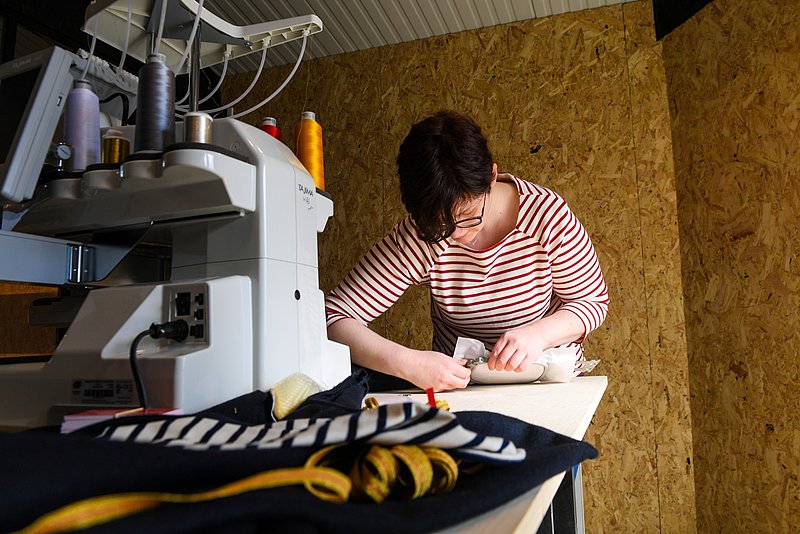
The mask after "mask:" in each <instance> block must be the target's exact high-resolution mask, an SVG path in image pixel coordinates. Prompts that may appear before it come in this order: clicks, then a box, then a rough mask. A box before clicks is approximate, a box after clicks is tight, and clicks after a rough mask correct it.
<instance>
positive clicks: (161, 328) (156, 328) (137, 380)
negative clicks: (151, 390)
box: [130, 319, 189, 409]
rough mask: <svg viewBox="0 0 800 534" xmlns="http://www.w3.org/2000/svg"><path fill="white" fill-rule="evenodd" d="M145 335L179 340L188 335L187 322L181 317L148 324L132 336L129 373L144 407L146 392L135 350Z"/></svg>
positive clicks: (145, 406) (145, 405)
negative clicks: (143, 329)
mask: <svg viewBox="0 0 800 534" xmlns="http://www.w3.org/2000/svg"><path fill="white" fill-rule="evenodd" d="M147 336H150V337H152V338H153V339H159V338H162V337H163V338H166V339H172V340H174V341H179V342H180V341H183V340H184V339H186V338H187V337H189V323H187V322H186V321H184V320H183V319H177V320H175V321H168V322H166V323H162V324H157V323H153V324H151V325H150V328H148V329H147V330H145V331H143V332H141V333H139V335H137V336H136V337H135V338H134V340H133V343H131V352H130V360H131V373H132V374H133V383H134V384H135V385H136V393H137V394H138V395H139V404H140V406H141V407H142V408H144V409H147V392H146V391H145V389H144V382H143V381H142V377H141V375H140V374H139V366H138V364H137V362H136V350H137V349H138V347H139V343H140V342H141V341H142V340H143V339H144V338H146V337H147Z"/></svg>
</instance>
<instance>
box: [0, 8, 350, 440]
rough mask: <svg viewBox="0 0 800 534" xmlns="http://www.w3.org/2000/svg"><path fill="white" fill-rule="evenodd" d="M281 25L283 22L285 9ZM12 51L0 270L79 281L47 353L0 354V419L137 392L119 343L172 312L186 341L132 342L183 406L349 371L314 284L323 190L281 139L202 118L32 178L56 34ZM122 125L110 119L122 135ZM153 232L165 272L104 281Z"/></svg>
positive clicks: (51, 112) (118, 399)
mask: <svg viewBox="0 0 800 534" xmlns="http://www.w3.org/2000/svg"><path fill="white" fill-rule="evenodd" d="M182 2H183V4H189V3H191V2H187V0H182ZM111 3H112V4H113V2H111ZM125 4H127V2H125ZM90 9H95V7H94V6H93V7H92V8H90ZM96 13H100V12H96ZM311 17H313V16H311ZM313 19H314V20H312V21H311V22H310V23H309V24H311V23H313V24H314V25H317V26H318V27H319V29H321V22H319V19H316V17H313ZM204 20H205V19H204ZM271 24H272V26H271V28H272V29H271V30H270V31H272V32H274V31H275V30H274V28H275V27H276V26H275V24H274V23H271ZM87 26H89V22H88V19H87ZM114 32H115V33H118V32H117V30H114ZM287 32H288V33H286V34H287V35H288V34H294V35H295V36H296V35H298V34H297V21H293V24H291V25H289V29H288V30H287ZM292 32H293V33H292ZM271 35H272V34H271ZM265 46H266V45H265ZM228 50H230V47H229V48H228ZM45 56H46V57H45ZM53 57H56V60H55V61H54V60H53ZM73 59H74V58H73ZM25 61H27V63H26V62H25ZM25 61H20V60H18V61H17V62H16V66H15V65H12V64H6V65H3V66H0V88H2V87H3V84H6V86H8V85H9V83H8V80H11V79H13V77H14V76H19V75H22V76H23V77H24V76H25V73H26V72H31V69H34V70H35V71H36V72H37V73H38V74H36V76H38V78H37V80H36V84H35V87H33V89H34V90H33V91H32V96H31V97H30V101H29V102H28V104H31V105H27V104H26V106H23V109H25V114H23V115H22V116H21V118H20V119H21V120H20V121H19V126H18V127H17V125H16V124H9V125H8V126H9V127H10V128H16V131H14V132H6V133H5V134H4V135H6V138H8V136H9V135H10V136H11V139H12V142H11V143H10V144H9V145H8V146H9V148H8V156H9V157H8V158H7V159H6V162H5V163H8V162H14V161H17V162H19V164H18V166H17V167H12V166H9V165H4V166H2V167H0V185H2V187H3V188H2V196H4V197H5V198H6V199H10V200H12V201H15V202H16V204H13V205H11V206H10V207H11V208H13V209H12V210H11V211H10V213H9V209H8V207H9V206H7V209H6V211H5V212H4V224H3V230H2V231H0V250H2V259H0V279H6V280H16V281H27V282H36V283H47V284H59V285H61V284H64V285H66V286H73V287H77V286H80V287H91V288H93V289H91V290H90V291H89V292H88V294H86V296H85V300H83V302H82V304H81V305H80V308H79V310H78V312H77V314H76V315H75V317H74V320H73V321H72V322H71V325H70V326H69V329H68V330H67V332H66V334H65V335H64V337H63V339H62V340H61V342H60V343H59V345H58V347H57V349H56V351H55V353H54V354H53V357H52V358H51V359H50V361H48V362H46V363H43V364H42V363H17V364H11V365H0V424H3V425H14V426H33V425H41V424H45V423H48V422H49V423H55V422H58V421H59V418H60V416H61V415H63V414H64V413H68V412H72V411H78V410H80V409H86V408H92V407H99V406H120V407H121V406H136V405H138V402H139V399H138V398H137V394H136V389H135V387H134V383H133V379H132V375H131V367H130V364H129V352H130V350H131V344H132V342H133V340H134V338H135V337H136V336H137V334H139V333H140V332H142V331H144V330H147V329H148V327H149V326H150V324H151V323H163V322H167V321H173V320H177V319H182V320H184V321H186V323H187V324H188V327H189V335H188V337H187V338H186V340H185V341H183V342H176V341H169V340H165V339H151V338H149V337H147V338H144V339H142V341H141V342H140V343H139V345H138V349H137V350H136V353H137V355H138V356H137V360H138V365H139V369H140V373H141V375H142V378H143V383H144V385H145V387H146V389H147V396H148V398H149V404H150V405H151V406H154V407H159V406H160V407H175V408H180V409H183V410H184V411H185V412H192V411H197V410H200V409H203V408H207V407H209V406H212V405H214V404H216V403H219V402H223V401H225V400H228V399H230V398H233V397H235V396H238V395H241V394H245V393H248V392H250V391H253V390H256V389H261V390H265V389H268V388H269V387H270V386H271V385H272V384H274V383H275V382H277V381H278V380H280V379H282V378H284V377H286V376H288V375H290V374H292V373H294V372H302V373H305V374H306V375H308V376H310V377H311V378H313V379H314V380H315V381H317V382H318V383H319V384H320V385H322V386H323V387H325V388H329V387H333V386H334V385H336V384H337V383H339V382H340V381H341V380H343V379H344V378H345V377H346V376H348V375H349V374H350V358H349V350H348V348H347V347H346V346H344V345H340V344H338V343H335V342H332V341H329V340H328V339H327V334H326V328H325V312H324V299H323V294H322V292H321V291H320V289H319V276H318V251H317V233H319V232H322V231H323V230H324V228H325V225H326V222H327V220H328V218H330V216H331V215H332V214H333V202H332V200H331V198H330V197H329V196H328V195H327V194H325V193H324V192H321V191H319V190H317V189H316V188H315V186H314V180H313V179H312V177H311V176H310V175H309V174H308V172H306V169H305V168H304V167H303V165H302V164H301V163H300V162H299V161H298V159H297V158H296V157H295V155H294V154H293V153H292V151H291V150H290V149H289V148H288V147H287V146H286V145H284V144H283V143H281V142H279V141H277V140H276V139H274V138H273V137H271V136H269V135H267V134H266V133H264V132H262V131H261V130H259V129H257V128H254V127H252V126H249V125H247V124H245V123H243V122H240V121H238V120H235V119H227V118H224V119H217V120H214V121H213V126H212V140H211V143H209V144H205V145H199V144H180V143H179V144H176V145H173V146H172V147H168V148H167V149H166V150H165V151H164V152H163V153H156V154H148V153H145V154H139V153H137V154H132V155H131V157H129V158H128V159H126V160H125V161H124V163H122V164H121V165H119V166H99V167H97V168H89V169H88V170H87V171H86V172H84V173H83V174H82V175H81V176H80V177H70V178H60V179H56V180H52V181H50V182H48V183H45V184H42V183H39V185H38V186H36V180H37V178H38V170H39V169H41V167H42V163H43V162H44V159H45V155H46V152H47V146H48V145H49V143H50V138H51V137H52V135H53V132H54V131H55V123H56V122H57V119H58V115H59V113H60V108H61V107H62V104H63V98H64V95H66V91H67V88H68V87H69V84H70V83H71V81H72V75H69V68H70V65H67V64H65V63H69V62H70V61H69V56H67V55H64V53H63V51H58V49H55V51H53V52H51V53H50V55H47V54H40V55H39V56H36V57H32V58H27V59H26V60H25ZM73 63H74V61H73ZM71 67H72V68H73V69H74V64H73V65H72V66H71ZM30 76H34V75H33V74H31V75H30ZM45 92H46V93H47V94H46V95H45V94H44V93H45ZM37 103H38V104H37ZM33 104H37V105H38V106H39V108H40V109H39V111H36V110H35V109H34V108H35V107H36V106H34V105H33ZM34 112H35V113H36V116H35V117H34ZM32 121H39V124H38V125H36V127H37V129H38V133H37V134H36V136H34V137H31V136H30V131H31V129H32V128H33V127H34V124H33V122H32ZM133 128H134V127H130V126H129V127H123V128H122V130H123V132H124V134H125V136H126V137H128V138H129V139H130V140H131V141H132V140H133ZM26 132H27V133H26ZM48 132H49V133H48ZM26 135H27V136H28V137H26ZM181 135H182V133H181V131H180V128H179V129H178V130H177V132H176V138H177V139H179V140H180V139H181ZM29 138H30V139H34V138H35V142H30V141H26V139H29ZM34 186H36V187H35V191H34ZM27 199H30V200H27ZM159 240H161V241H162V242H163V243H166V245H165V246H166V248H167V249H168V250H170V254H169V261H168V264H169V265H170V268H169V276H168V279H167V280H153V281H150V282H149V283H148V282H144V283H134V284H130V283H127V284H123V285H114V284H115V282H113V281H112V282H109V281H108V280H109V279H113V278H114V276H113V273H114V272H115V269H117V270H119V267H118V266H119V265H121V264H122V263H124V262H125V258H126V257H127V256H129V254H130V252H131V251H132V250H134V248H135V247H136V246H137V245H140V244H142V243H145V242H152V241H159ZM110 274H112V276H109V275H110ZM122 279H124V280H128V281H130V277H127V278H125V277H123V278H122ZM133 279H134V280H136V277H135V276H134V277H133ZM103 286H106V287H103Z"/></svg>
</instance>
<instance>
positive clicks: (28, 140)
mask: <svg viewBox="0 0 800 534" xmlns="http://www.w3.org/2000/svg"><path fill="white" fill-rule="evenodd" d="M73 58H74V56H73V55H72V53H70V52H67V51H66V50H63V49H61V48H58V47H53V48H50V49H47V50H42V51H40V52H36V53H35V54H31V55H29V56H25V57H23V58H19V59H15V60H13V61H9V62H8V63H4V64H2V65H0V109H2V115H3V120H2V121H0V197H2V198H5V199H7V200H10V201H12V202H21V201H23V200H25V199H29V198H31V197H32V196H33V191H34V189H35V188H36V182H37V181H38V179H39V174H40V172H41V170H42V165H43V164H44V160H45V157H46V156H47V151H48V149H49V147H50V142H51V140H52V139H53V134H54V133H55V130H56V125H57V124H58V120H59V117H60V116H61V112H62V110H63V109H64V105H65V103H66V101H67V95H68V93H69V90H70V86H71V85H72V81H73V78H72V75H71V74H70V73H69V67H70V64H71V63H72V61H73Z"/></svg>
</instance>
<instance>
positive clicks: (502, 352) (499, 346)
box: [488, 324, 548, 373]
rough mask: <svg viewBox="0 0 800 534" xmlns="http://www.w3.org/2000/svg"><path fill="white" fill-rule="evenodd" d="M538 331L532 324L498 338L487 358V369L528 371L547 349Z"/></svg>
mask: <svg viewBox="0 0 800 534" xmlns="http://www.w3.org/2000/svg"><path fill="white" fill-rule="evenodd" d="M538 330H539V328H537V325H535V324H533V325H528V326H523V327H522V328H517V329H516V330H509V331H508V332H506V333H505V334H503V335H502V336H500V339H498V340H497V343H495V345H494V348H493V349H492V353H491V355H490V356H489V362H488V366H489V369H491V370H497V371H516V372H518V373H520V372H522V371H525V370H526V369H528V366H529V365H530V364H532V363H533V362H535V361H536V360H538V359H539V358H540V357H541V355H542V352H544V350H545V349H547V348H548V346H547V345H546V341H545V339H544V338H543V336H541V335H539V334H538V332H537V331H538Z"/></svg>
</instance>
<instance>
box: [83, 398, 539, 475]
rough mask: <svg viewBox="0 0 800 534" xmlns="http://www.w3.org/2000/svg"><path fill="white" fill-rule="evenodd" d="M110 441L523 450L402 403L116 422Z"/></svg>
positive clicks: (482, 455) (487, 453) (520, 454)
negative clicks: (255, 421) (298, 413)
mask: <svg viewBox="0 0 800 534" xmlns="http://www.w3.org/2000/svg"><path fill="white" fill-rule="evenodd" d="M98 438H100V439H107V440H110V441H122V442H134V443H150V444H157V445H162V446H167V447H177V448H182V449H187V450H196V451H205V450H218V451H236V450H245V449H250V450H253V449H256V450H258V449H285V448H298V447H314V448H320V447H324V446H327V445H334V444H341V443H351V442H356V441H360V442H364V443H370V444H376V445H397V444H410V445H419V446H426V447H438V448H441V449H445V450H448V451H450V452H453V453H456V454H457V455H458V456H460V457H462V458H468V459H471V460H479V461H487V462H491V463H518V462H522V461H523V460H524V459H525V449H523V448H518V447H517V446H515V444H514V443H512V442H511V441H510V440H508V439H506V438H502V437H496V436H484V435H481V434H478V433H476V432H473V431H471V430H468V429H466V428H464V427H463V426H461V424H460V423H459V421H458V418H457V417H456V415H454V414H453V413H450V412H447V411H443V410H439V409H435V408H430V407H429V406H427V405H424V404H419V403H414V402H406V403H402V404H387V405H382V406H379V407H378V408H376V409H372V410H363V411H359V412H356V413H351V414H346V415H341V416H338V417H332V418H311V419H295V420H284V421H277V422H274V423H267V424H263V425H246V424H240V423H236V422H231V421H228V420H225V419H224V418H218V417H214V416H208V415H191V416H177V417H176V416H166V417H163V418H159V419H156V420H147V421H141V422H131V423H130V424H125V423H124V422H120V423H119V424H115V425H113V426H109V427H107V428H105V429H104V430H103V431H102V432H101V433H100V434H99V436H98Z"/></svg>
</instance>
